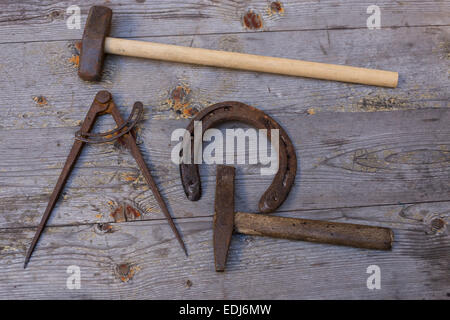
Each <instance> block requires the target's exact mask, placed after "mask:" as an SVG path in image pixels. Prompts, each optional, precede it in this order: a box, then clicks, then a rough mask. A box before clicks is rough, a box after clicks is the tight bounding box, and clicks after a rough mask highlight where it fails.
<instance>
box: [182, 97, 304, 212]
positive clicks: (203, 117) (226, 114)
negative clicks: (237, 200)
mask: <svg viewBox="0 0 450 320" xmlns="http://www.w3.org/2000/svg"><path fill="white" fill-rule="evenodd" d="M194 121H202V138H203V134H204V133H205V131H206V130H207V129H209V128H212V127H214V126H215V125H218V124H221V123H224V122H228V121H239V122H244V123H246V124H249V125H252V126H253V127H255V128H257V129H267V138H268V139H269V140H270V137H271V136H270V132H271V130H272V129H278V130H279V137H280V143H279V161H278V172H277V173H276V175H275V177H274V179H273V181H272V183H271V185H270V186H269V188H268V189H267V190H266V191H265V192H264V194H263V195H262V197H261V199H260V200H259V205H258V206H259V211H260V212H262V213H270V212H273V211H275V210H276V209H277V208H278V207H279V206H280V205H281V204H282V203H283V202H284V200H285V199H286V197H287V196H288V194H289V191H290V190H291V187H292V185H293V184H294V180H295V174H296V172H297V157H296V155H295V149H294V146H293V144H292V141H291V139H290V138H289V136H288V135H287V133H286V132H285V131H284V129H283V128H282V127H281V126H280V125H279V124H278V123H277V122H276V121H275V120H274V119H272V118H271V117H269V116H268V115H267V114H265V113H264V112H263V111H261V110H259V109H257V108H255V107H252V106H249V105H246V104H244V103H241V102H236V101H226V102H220V103H216V104H213V105H212V106H209V107H207V108H205V109H203V110H202V111H200V112H199V113H197V115H196V116H195V117H194V118H193V119H192V120H191V122H190V123H189V125H188V126H187V128H186V130H187V131H188V132H189V133H190V135H191V139H193V136H194ZM202 140H203V139H202ZM191 157H192V159H191V163H190V164H186V163H181V164H180V176H181V182H182V184H183V188H184V192H185V193H186V196H187V197H188V199H189V200H191V201H197V200H198V199H200V196H201V183H200V174H199V170H198V165H197V164H194V161H193V157H194V146H193V144H191Z"/></svg>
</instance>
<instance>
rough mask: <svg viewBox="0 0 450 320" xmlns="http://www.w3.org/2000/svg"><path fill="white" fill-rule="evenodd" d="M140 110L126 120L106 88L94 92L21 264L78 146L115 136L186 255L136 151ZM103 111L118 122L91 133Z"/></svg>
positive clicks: (137, 106)
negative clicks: (154, 199) (135, 134)
mask: <svg viewBox="0 0 450 320" xmlns="http://www.w3.org/2000/svg"><path fill="white" fill-rule="evenodd" d="M142 113H143V105H142V103H141V102H136V103H135V104H134V106H133V110H132V112H131V114H130V116H129V118H128V120H127V121H125V120H124V119H123V118H122V116H121V115H120V112H119V109H118V108H117V107H116V105H115V103H114V101H113V99H112V96H111V93H109V92H108V91H99V92H98V93H97V95H96V96H95V99H94V101H93V102H92V105H91V107H90V109H89V111H88V113H87V115H86V118H85V119H84V121H83V123H82V125H81V128H80V130H79V131H77V132H76V133H75V142H74V144H73V146H72V149H71V150H70V153H69V155H68V157H67V160H66V163H65V164H64V167H63V169H62V172H61V174H60V176H59V178H58V181H57V183H56V186H55V188H54V189H53V192H52V194H51V196H50V200H49V202H48V205H47V208H46V209H45V212H44V215H43V217H42V220H41V222H40V224H39V226H38V228H37V231H36V233H35V235H34V238H33V240H32V242H31V245H30V248H29V249H28V251H27V254H26V257H25V263H24V268H26V266H27V264H28V261H29V260H30V257H31V254H32V253H33V250H34V248H35V246H36V244H37V242H38V240H39V237H40V235H41V234H42V231H43V230H44V227H45V225H46V223H47V220H48V218H49V217H50V213H51V212H52V210H53V208H54V206H55V204H56V201H57V200H58V198H59V195H60V194H61V191H62V190H63V188H64V185H65V184H66V181H67V179H68V177H69V175H70V172H71V171H72V169H73V168H74V166H75V162H76V160H77V159H78V156H79V155H80V153H81V150H82V149H83V146H84V145H85V143H104V142H110V141H113V140H116V139H118V141H119V142H121V143H122V144H123V145H124V146H125V147H126V148H127V149H128V150H130V152H131V154H132V155H133V157H134V159H135V160H136V162H137V164H138V166H139V168H140V169H141V171H142V175H143V176H144V178H145V180H146V182H147V184H148V185H149V187H150V189H151V190H152V192H153V195H154V196H155V198H156V201H157V202H158V204H159V206H160V207H161V210H162V211H163V213H164V215H165V216H166V218H167V220H168V222H169V225H170V227H171V229H172V231H173V233H174V234H175V237H176V238H177V240H178V242H179V243H180V246H181V248H182V249H183V251H184V252H185V254H186V256H187V255H188V254H187V250H186V247H185V245H184V242H183V240H182V238H181V235H180V233H179V232H178V230H177V228H176V226H175V224H174V222H173V220H172V217H171V216H170V213H169V210H168V209H167V206H166V203H165V202H164V200H163V198H162V196H161V194H160V192H159V190H158V187H157V186H156V183H155V181H154V180H153V178H152V176H151V174H150V170H149V169H148V168H147V165H146V164H145V161H144V158H143V157H142V154H141V152H140V151H139V148H138V146H137V144H136V138H135V136H134V132H133V128H134V126H135V125H136V123H137V122H138V121H139V119H140V117H141V115H142ZM105 114H110V115H111V116H112V117H113V118H114V121H115V122H116V124H117V128H116V129H114V130H111V131H108V132H105V133H91V132H90V131H91V129H92V127H93V126H94V124H95V120H96V119H97V117H98V116H101V115H105Z"/></svg>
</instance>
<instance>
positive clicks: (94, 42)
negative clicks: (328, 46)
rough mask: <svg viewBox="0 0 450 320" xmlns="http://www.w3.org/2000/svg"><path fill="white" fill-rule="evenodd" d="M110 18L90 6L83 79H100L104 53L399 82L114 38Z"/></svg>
mask: <svg viewBox="0 0 450 320" xmlns="http://www.w3.org/2000/svg"><path fill="white" fill-rule="evenodd" d="M111 20H112V10H111V9H109V8H107V7H103V6H93V7H91V9H90V11H89V15H88V17H87V21H86V26H85V28H84V33H83V40H82V46H81V54H80V68H79V70H78V74H79V76H80V77H81V78H82V79H84V80H89V81H98V80H100V78H101V75H102V66H103V58H104V55H105V53H110V54H117V55H123V56H131V57H140V58H147V59H155V60H162V61H171V62H181V63H191V64H197V65H205V66H214V67H222V68H231V69H240V70H248V71H257V72H267V73H275V74H283V75H290V76H301V77H308V78H316V79H324V80H333V81H343V82H350V83H360V84H367V85H374V86H383V87H391V88H395V87H396V86H397V83H398V73H397V72H392V71H384V70H375V69H366V68H357V67H351V66H343V65H336V64H326V63H318V62H309V61H302V60H294V59H285V58H275V57H267V56H259V55H253V54H245V53H239V52H228V51H217V50H208V49H201V48H191V47H182V46H175V45H168V44H162V43H153V42H147V41H137V40H128V39H117V38H111V37H109V36H108V35H109V31H110V26H111Z"/></svg>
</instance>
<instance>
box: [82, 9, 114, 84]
mask: <svg viewBox="0 0 450 320" xmlns="http://www.w3.org/2000/svg"><path fill="white" fill-rule="evenodd" d="M111 18H112V10H111V9H110V8H107V7H102V6H93V7H91V9H90V10H89V15H88V17H87V21H86V26H85V27H84V33H83V40H82V42H81V52H80V66H79V69H78V75H79V76H80V78H81V79H83V80H87V81H98V80H100V79H101V77H102V68H103V58H104V55H105V54H104V47H105V38H106V37H107V36H108V35H109V30H110V28H111Z"/></svg>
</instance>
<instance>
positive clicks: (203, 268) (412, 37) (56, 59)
mask: <svg viewBox="0 0 450 320" xmlns="http://www.w3.org/2000/svg"><path fill="white" fill-rule="evenodd" d="M281 2H282V6H283V8H284V12H282V13H276V12H271V10H270V4H271V3H270V1H265V0H253V1H207V0H203V1H196V0H192V1H179V0H170V1H159V2H155V1H131V0H129V1H104V4H105V5H108V6H110V7H111V8H112V9H113V11H114V15H113V26H112V31H111V35H113V36H117V37H124V38H139V39H142V40H149V41H158V42H163V43H171V44H180V45H186V46H193V47H203V48H211V49H220V50H228V51H237V52H246V53H255V54H263V55H270V56H279V57H288V58H298V59H304V60H311V61H321V62H328V63H338V64H349V65H354V66H361V67H369V68H380V69H386V70H394V71H398V72H399V74H400V81H399V87H398V88H396V89H383V88H376V87H369V86H362V85H351V84H344V83H334V82H327V81H320V80H312V79H302V78H293V77H284V76H278V75H267V74H256V73H252V72H244V71H233V70H224V69H215V68H209V67H197V66H190V65H183V64H174V63H164V62H157V61H147V60H141V59H134V58H126V57H114V56H109V57H107V59H106V65H105V72H104V76H103V80H102V82H100V83H87V82H83V81H81V80H80V79H79V78H78V77H77V75H76V56H77V48H76V40H78V39H80V38H81V35H82V29H81V30H69V29H67V27H66V25H65V20H66V19H67V17H68V15H67V14H66V13H65V10H66V8H67V7H68V6H70V5H72V4H77V5H79V6H80V7H81V13H82V19H81V21H82V27H84V22H85V19H86V14H87V11H88V9H89V7H90V6H91V5H93V4H101V3H99V2H97V1H78V2H77V3H72V2H70V1H56V0H54V1H31V0H29V1H21V2H20V3H17V2H15V1H0V110H1V114H2V116H1V117H0V266H1V269H2V273H1V274H0V299H8V298H19V299H20V298H31V299H38V298H77V299H80V298H81V299H83V298H92V299H98V298H111V299H119V298H121V299H130V298H135V299H156V298H167V299H174V298H179V299H183V298H200V299H206V298H213V299H226V298H230V299H238V298H247V299H258V298H261V299H287V298H289V299H304V298H306V299H312V298H338V299H342V298H350V299H355V298H364V299H380V298H382V299H405V298H419V299H449V297H450V254H449V247H450V241H449V236H448V230H447V229H448V222H449V220H450V143H449V141H450V113H449V105H448V102H449V95H450V94H449V93H450V88H449V85H450V83H449V61H450V60H449V57H450V56H449V54H450V51H449V48H450V3H449V2H448V1H409V0H407V1H387V0H386V1H377V3H376V4H377V5H378V6H379V7H380V9H381V24H382V28H381V29H380V30H368V29H367V27H366V19H367V17H368V16H369V15H368V14H367V13H366V9H367V7H368V6H369V5H372V4H374V3H372V2H371V1H356V0H355V1H345V2H343V1H337V0H327V1H320V2H319V1H300V0H290V1H288V0H286V1H281ZM249 10H252V11H253V12H255V13H257V14H260V16H261V19H262V28H261V29H259V30H251V29H249V28H246V27H245V25H244V24H243V16H244V15H245V14H246V13H247V12H248V11H249ZM101 89H107V90H110V91H111V92H112V93H113V96H114V99H115V101H116V103H117V104H118V105H119V106H120V109H121V112H122V113H123V114H124V115H125V114H127V113H128V112H129V111H130V109H131V106H132V104H133V103H134V101H137V100H140V101H142V102H143V103H144V106H145V119H144V121H142V122H141V123H140V124H139V130H138V141H139V142H140V148H141V150H142V152H143V154H144V156H145V159H146V161H147V164H148V165H149V167H150V168H151V170H152V173H153V175H154V176H155V178H156V180H157V183H158V185H159V186H160V189H161V191H162V193H163V195H164V197H165V198H166V199H167V201H168V203H169V207H170V210H171V212H172V213H173V216H174V217H176V220H175V221H176V223H177V225H178V226H179V228H180V229H181V232H182V234H183V236H184V239H185V242H186V245H187V247H188V251H189V253H190V255H189V258H185V257H184V255H183V253H182V251H181V250H180V248H179V247H178V245H177V243H176V241H175V239H174V237H173V235H172V234H171V232H170V230H169V227H168V225H167V223H166V221H165V220H164V218H163V215H162V214H161V213H160V211H159V208H158V206H157V204H156V202H155V200H154V198H153V196H152V194H151V192H150V191H149V190H148V188H147V186H146V185H145V183H144V181H143V178H142V176H141V175H140V174H139V171H138V169H137V167H136V165H135V162H134V160H133V159H132V157H131V156H130V154H129V153H128V152H127V151H126V150H122V149H121V148H120V147H118V146H117V145H114V144H106V145H97V146H88V147H87V148H85V150H84V151H83V153H82V156H81V158H80V160H79V162H78V163H77V167H76V168H75V170H74V171H73V173H72V177H71V179H70V180H69V183H68V185H67V187H66V189H65V191H64V196H63V197H62V199H61V200H60V201H59V202H58V204H57V206H56V208H55V210H54V211H53V214H52V217H51V219H50V221H49V226H50V227H49V228H48V229H46V231H45V232H44V234H43V236H42V238H41V241H40V242H39V244H38V246H37V249H36V251H35V253H34V255H33V257H32V260H31V262H30V265H29V266H28V268H27V269H26V270H23V269H22V265H23V260H24V255H25V252H26V249H27V247H28V246H29V244H30V242H31V238H32V236H33V234H34V231H35V227H36V226H37V224H38V223H39V221H40V219H41V216H42V214H43V211H44V209H45V207H46V204H47V201H48V198H49V195H50V193H51V191H52V189H53V186H54V184H55V182H56V180H57V178H58V176H59V174H60V171H61V168H62V166H63V162H64V160H65V158H66V157H67V154H68V151H69V149H70V147H71V145H72V143H73V134H74V132H75V131H76V130H77V128H78V126H79V124H80V121H81V120H82V119H83V118H84V116H85V114H86V112H87V109H88V106H89V105H90V103H91V102H92V99H93V97H94V95H95V93H96V92H97V91H98V90H101ZM175 92H177V93H180V92H181V96H180V95H176V94H174V93H175ZM226 100H237V101H241V102H244V103H247V104H249V105H253V106H255V107H258V108H260V109H261V110H264V111H265V112H267V113H268V114H270V115H271V116H273V117H274V118H275V119H276V120H277V121H279V123H280V124H281V125H282V126H283V127H284V128H285V129H286V131H287V132H288V134H289V135H290V137H291V139H292V141H293V143H294V145H295V147H296V151H297V157H298V167H299V172H298V174H297V177H296V182H295V185H294V187H293V189H292V191H291V194H290V196H289V197H288V199H287V200H286V202H285V203H284V204H283V205H282V206H281V207H280V209H279V210H278V212H277V214H279V215H283V216H290V217H304V218H311V219H323V220H335V221H342V222H353V223H362V224H370V225H377V226H385V227H391V228H393V230H394V234H395V242H394V247H393V250H392V251H391V252H374V251H368V250H361V249H353V248H343V247H335V246H328V245H322V244H312V243H306V242H292V241H287V240H275V239H267V238H257V237H250V236H242V235H235V236H234V237H233V240H232V245H231V251H230V254H229V263H228V267H227V271H226V272H225V273H223V274H219V273H216V272H214V262H213V252H212V213H213V212H212V211H213V202H214V186H215V169H214V167H213V166H209V167H208V166H202V167H201V175H202V182H203V187H204V193H203V197H202V199H201V200H200V201H198V202H189V201H188V200H187V199H186V198H185V196H184V192H183V190H182V187H181V183H180V179H179V172H178V167H177V166H176V165H174V164H172V163H171V162H170V161H168V159H169V158H170V152H171V149H172V147H173V145H174V143H173V142H171V141H170V135H171V132H172V131H173V130H174V129H176V128H183V127H185V126H186V125H187V123H188V121H189V120H188V119H187V118H189V115H190V114H191V113H192V112H193V111H195V110H200V109H202V108H204V107H207V106H208V105H210V104H212V103H216V102H220V101H226ZM112 124H113V122H112V121H111V119H102V120H101V123H100V130H106V129H108V128H111V125H112ZM235 125H236V124H228V125H226V126H222V127H221V128H222V129H224V128H226V127H233V126H235ZM270 181H271V177H270V176H260V175H259V166H254V165H240V166H238V170H237V181H236V209H237V210H240V211H251V212H254V211H256V209H257V202H258V200H259V197H260V196H261V195H262V193H263V192H264V190H265V188H266V187H267V186H268V185H269V183H270ZM123 204H126V205H130V206H132V207H134V208H136V209H137V210H139V211H140V212H141V214H142V215H141V216H140V217H139V218H138V219H137V220H133V221H127V222H114V220H113V218H112V217H111V215H110V214H111V212H113V211H114V210H115V209H116V208H117V207H118V206H120V205H123ZM123 264H125V265H128V266H129V267H130V270H131V271H130V273H132V276H130V275H129V276H127V277H125V278H124V276H123V274H120V272H118V271H117V268H118V266H120V265H123ZM373 264H375V265H378V266H380V268H381V284H382V288H381V289H380V290H369V289H367V287H366V280H367V277H368V276H369V275H368V274H367V273H366V269H367V267H368V266H369V265H373ZM70 265H78V266H79V267H80V268H81V273H82V274H81V275H82V281H81V289H79V290H69V289H67V287H66V279H67V277H68V276H69V275H68V274H67V273H66V269H67V267H68V266H70ZM124 280H126V281H124Z"/></svg>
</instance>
